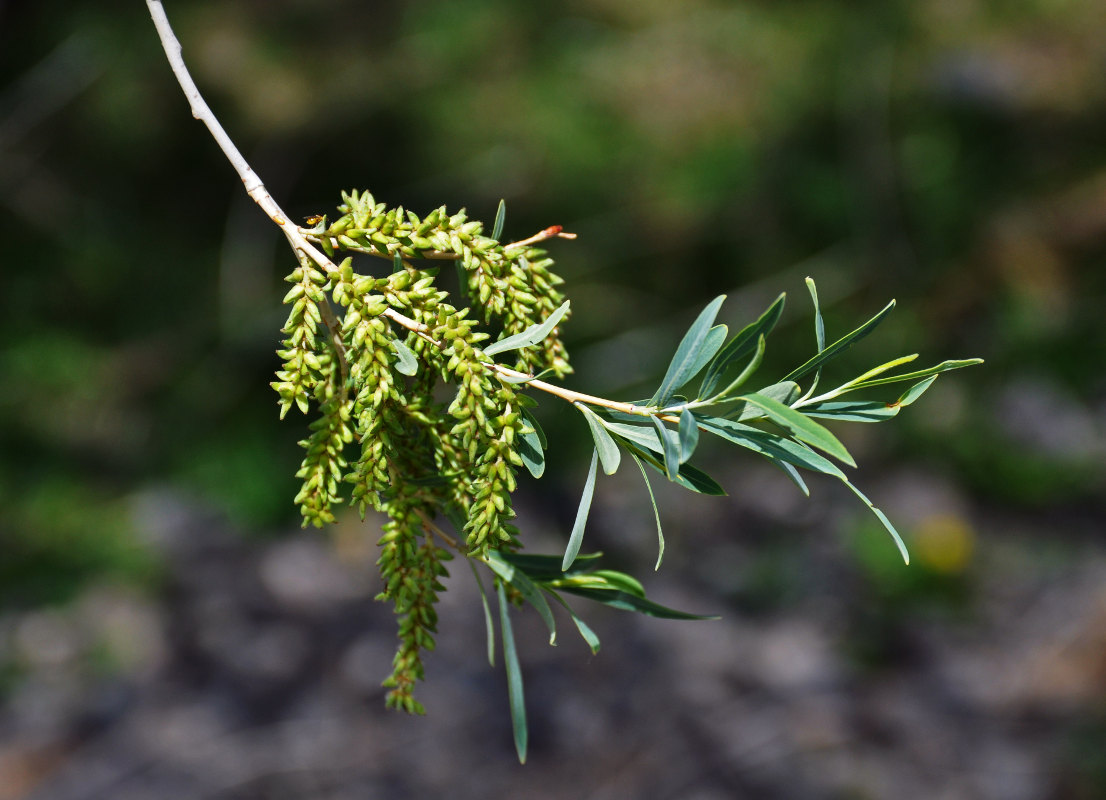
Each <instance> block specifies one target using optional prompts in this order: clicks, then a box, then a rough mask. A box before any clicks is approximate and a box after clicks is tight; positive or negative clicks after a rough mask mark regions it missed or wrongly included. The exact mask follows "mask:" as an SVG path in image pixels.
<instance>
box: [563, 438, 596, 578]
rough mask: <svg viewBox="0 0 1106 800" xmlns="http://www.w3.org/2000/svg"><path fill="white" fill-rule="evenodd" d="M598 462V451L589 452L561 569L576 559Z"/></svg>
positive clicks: (593, 488) (581, 540) (564, 568)
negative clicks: (588, 462) (582, 485)
mask: <svg viewBox="0 0 1106 800" xmlns="http://www.w3.org/2000/svg"><path fill="white" fill-rule="evenodd" d="M598 464H599V451H598V450H593V451H592V454H591V466H589V467H588V478H587V480H586V481H585V482H584V493H583V494H582V495H581V496H580V507H579V508H577V509H576V521H575V522H574V523H573V524H572V534H571V535H570V536H569V537H568V547H566V548H565V557H564V560H563V561H562V562H561V570H567V569H568V568H569V567H570V566H572V562H573V561H575V560H576V556H577V554H578V553H579V552H580V544H581V542H583V541H584V528H585V527H586V526H587V524H588V512H589V511H591V498H592V495H593V494H594V493H595V473H596V467H597V466H598Z"/></svg>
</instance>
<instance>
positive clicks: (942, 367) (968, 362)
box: [853, 358, 983, 389]
mask: <svg viewBox="0 0 1106 800" xmlns="http://www.w3.org/2000/svg"><path fill="white" fill-rule="evenodd" d="M982 363H983V359H982V358H963V359H959V360H953V361H942V362H941V363H940V364H937V365H936V366H933V367H929V368H928V369H920V370H918V371H917V372H906V373H904V374H902V375H889V376H888V377H886V378H877V379H875V380H870V381H864V383H862V384H858V385H857V386H855V387H853V388H855V389H870V388H871V387H873V386H883V385H884V384H888V383H900V382H902V381H913V380H917V379H918V378H927V377H929V376H930V375H939V374H940V373H942V372H948V371H950V370H954V369H963V368H964V367H970V366H973V365H975V364H982Z"/></svg>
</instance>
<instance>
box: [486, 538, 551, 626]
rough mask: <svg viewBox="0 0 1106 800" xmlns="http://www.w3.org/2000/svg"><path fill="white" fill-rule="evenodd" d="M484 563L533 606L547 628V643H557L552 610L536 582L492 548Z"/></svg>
mask: <svg viewBox="0 0 1106 800" xmlns="http://www.w3.org/2000/svg"><path fill="white" fill-rule="evenodd" d="M484 563H485V564H487V565H488V568H489V569H491V571H492V572H494V573H495V574H496V575H498V576H499V577H500V579H502V580H505V581H507V583H509V584H511V585H512V586H514V587H515V588H516V589H518V591H519V593H520V594H521V595H522V596H523V598H524V599H525V600H526V602H527V603H529V604H530V605H532V606H533V607H534V610H535V611H537V612H538V616H539V617H541V618H542V622H544V623H545V627H547V628H549V643H550V644H556V643H557V622H556V620H554V619H553V612H552V611H550V610H549V603H547V602H545V597H544V596H543V595H542V593H541V590H540V589H538V586H537V584H535V583H534V582H533V581H532V580H530V579H529V578H528V577H526V574H525V573H524V572H523V571H522V570H520V569H516V568H515V566H514V565H513V564H511V563H510V562H508V561H505V560H504V559H503V557H502V556H501V555H500V554H499V553H498V552H496V551H495V550H492V551H490V552H489V553H488V555H487V557H486V558H485V559H484Z"/></svg>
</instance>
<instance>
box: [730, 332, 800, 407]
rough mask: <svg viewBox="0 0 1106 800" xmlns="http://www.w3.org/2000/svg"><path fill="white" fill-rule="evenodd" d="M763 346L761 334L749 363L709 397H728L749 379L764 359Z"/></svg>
mask: <svg viewBox="0 0 1106 800" xmlns="http://www.w3.org/2000/svg"><path fill="white" fill-rule="evenodd" d="M764 348H765V339H764V336H763V335H762V336H760V337H759V338H758V339H757V349H756V352H755V353H753V357H752V358H751V359H750V360H749V363H748V364H746V365H745V369H743V370H741V374H740V375H738V376H737V377H736V378H734V379H733V381H731V382H730V384H729V386H727V387H726V388H725V389H723V390H722V391H720V392H719V393H718V394H716V395H714V396H713V397H712V398H711V399H712V400H722V399H724V398H726V397H729V396H730V394H731V393H733V392H734V391H736V390H737V389H738V388H739V387H741V386H743V385H744V384H745V381H747V380H749V378H751V377H752V376H753V374H754V373H755V372H756V371H757V370H758V369H760V364H761V362H762V361H763V360H764ZM797 385H798V384H796V386H797Z"/></svg>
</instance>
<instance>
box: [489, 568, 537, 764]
mask: <svg viewBox="0 0 1106 800" xmlns="http://www.w3.org/2000/svg"><path fill="white" fill-rule="evenodd" d="M495 591H496V597H497V598H498V600H499V627H500V632H501V633H502V634H503V661H504V663H505V664H506V667H507V699H508V700H509V701H510V705H511V728H512V729H513V731H514V738H515V750H516V752H518V760H519V763H520V764H525V763H526V746H527V743H528V739H529V731H528V729H527V727H526V698H525V697H524V695H523V689H522V668H521V667H520V666H519V663H518V651H517V650H516V649H515V632H514V629H512V627H511V617H510V614H509V611H508V609H509V603H508V602H507V593H506V592H505V591H504V590H503V584H502V583H500V584H498V585H497V586H496V589H495Z"/></svg>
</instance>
